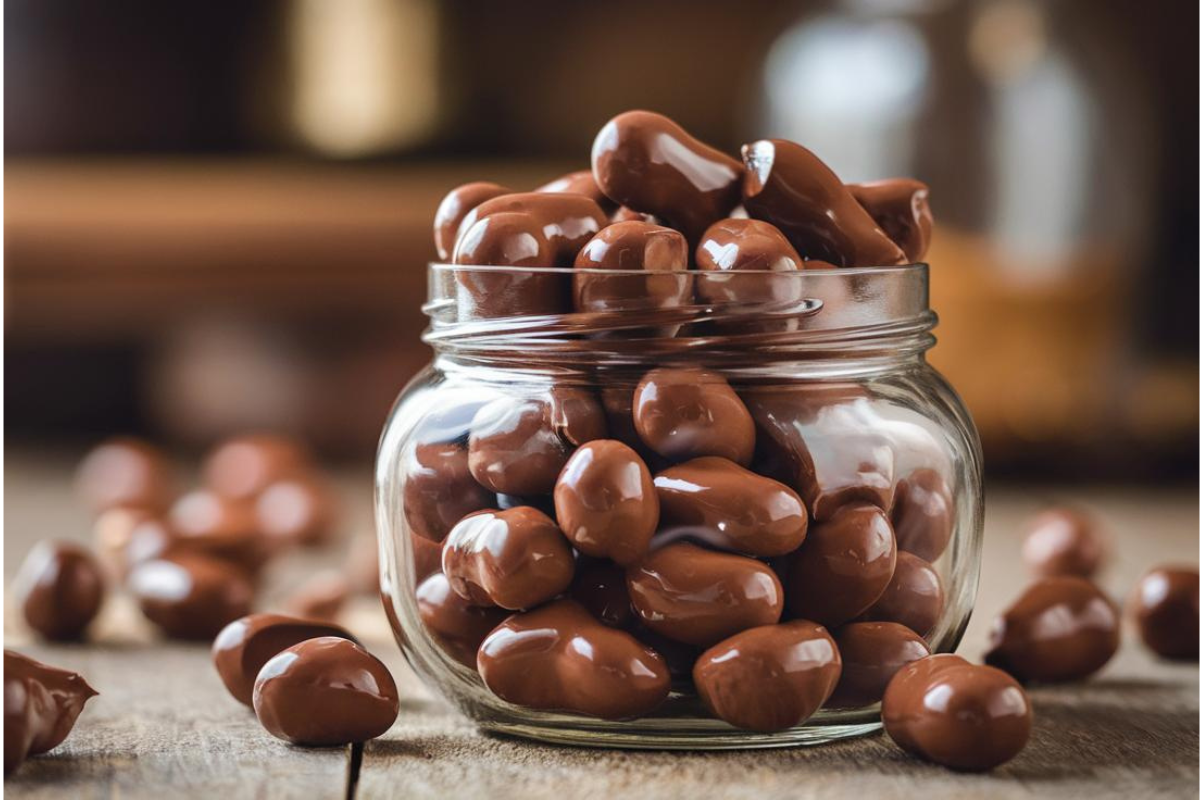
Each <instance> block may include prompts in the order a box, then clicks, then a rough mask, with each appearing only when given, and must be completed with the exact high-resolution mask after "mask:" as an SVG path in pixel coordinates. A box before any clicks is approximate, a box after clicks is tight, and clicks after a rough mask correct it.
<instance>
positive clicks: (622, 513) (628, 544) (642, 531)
mask: <svg viewBox="0 0 1200 800" xmlns="http://www.w3.org/2000/svg"><path fill="white" fill-rule="evenodd" d="M554 508H555V511H556V515H555V516H556V517H557V519H558V524H559V526H561V528H562V531H563V533H564V534H566V536H567V538H568V539H570V540H571V544H573V545H575V549H576V550H578V551H579V552H581V553H583V554H584V555H588V556H593V557H595V558H609V559H612V560H613V561H615V562H616V563H618V564H622V565H629V564H633V563H634V562H636V561H637V560H638V559H640V558H641V557H642V556H644V555H645V554H646V550H647V549H648V548H649V546H650V537H651V536H653V535H654V531H655V529H656V528H657V527H658V495H657V494H656V493H655V491H654V481H653V480H652V479H651V477H650V470H648V469H647V468H646V465H645V464H644V463H642V460H641V459H640V458H638V454H637V453H635V452H634V451H633V449H632V448H630V447H629V446H627V445H625V444H622V443H621V442H618V441H616V440H615V439H599V440H596V441H594V442H588V443H587V444H585V445H583V446H582V447H580V448H579V449H578V450H576V451H575V452H574V453H573V454H572V455H571V458H570V459H569V460H568V461H567V464H566V466H565V467H563V470H562V473H561V474H560V475H559V476H558V483H557V484H556V485H555V487H554Z"/></svg>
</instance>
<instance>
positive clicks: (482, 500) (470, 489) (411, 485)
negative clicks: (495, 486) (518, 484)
mask: <svg viewBox="0 0 1200 800" xmlns="http://www.w3.org/2000/svg"><path fill="white" fill-rule="evenodd" d="M404 470H405V476H404V518H405V519H406V520H408V527H409V529H410V530H412V532H413V533H414V534H415V535H416V536H420V537H422V538H424V539H428V540H430V541H433V542H440V541H442V540H443V539H445V538H446V534H448V533H449V532H450V529H451V528H453V527H454V524H455V523H456V522H458V521H459V520H460V519H462V518H463V517H465V516H466V515H467V514H471V513H473V512H475V511H479V510H481V509H484V508H491V507H492V506H494V505H495V504H496V496H495V494H493V493H492V492H490V491H488V490H487V489H485V488H483V487H482V486H480V485H479V483H478V482H477V481H476V480H475V478H474V477H472V475H471V470H470V468H469V466H468V457H467V448H466V445H464V444H460V443H458V442H446V443H436V444H417V445H416V446H415V447H414V448H413V449H412V450H411V451H410V452H409V454H408V457H407V458H406V459H405V461H404Z"/></svg>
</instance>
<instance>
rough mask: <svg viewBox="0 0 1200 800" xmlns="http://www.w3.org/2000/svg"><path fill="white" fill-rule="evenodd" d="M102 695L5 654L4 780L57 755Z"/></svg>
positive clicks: (61, 673) (79, 679)
mask: <svg viewBox="0 0 1200 800" xmlns="http://www.w3.org/2000/svg"><path fill="white" fill-rule="evenodd" d="M97 694H98V693H97V692H96V690H95V689H93V688H92V687H91V686H88V683H87V681H85V680H84V679H83V676H81V675H78V674H76V673H74V672H70V671H68V670H65V669H58V668H57V667H52V666H50V665H48V664H43V663H42V662H40V661H34V660H33V659H32V658H29V657H28V656H23V655H21V654H20V653H17V652H15V651H13V650H5V651H4V774H5V775H8V774H9V773H11V772H12V771H13V770H15V769H16V768H17V767H19V766H21V763H22V762H23V761H24V760H25V758H26V757H27V756H36V755H39V754H41V753H45V752H47V751H49V750H53V749H54V748H55V747H58V746H59V745H60V744H62V741H63V739H66V738H67V735H68V734H69V733H70V732H71V729H72V728H74V727H75V720H76V719H78V718H79V714H80V712H82V711H83V706H84V704H85V703H86V702H87V701H88V700H89V699H91V698H93V697H95V696H96V695H97Z"/></svg>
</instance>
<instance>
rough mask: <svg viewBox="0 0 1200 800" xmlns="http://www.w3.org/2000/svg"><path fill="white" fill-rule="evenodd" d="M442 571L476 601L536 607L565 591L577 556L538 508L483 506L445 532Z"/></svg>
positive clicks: (461, 593) (462, 594) (463, 594)
mask: <svg viewBox="0 0 1200 800" xmlns="http://www.w3.org/2000/svg"><path fill="white" fill-rule="evenodd" d="M442 572H444V573H446V577H447V578H448V579H449V580H450V586H451V587H452V588H453V589H454V591H456V592H458V594H459V596H460V597H462V598H463V599H464V600H466V601H468V602H469V603H471V604H472V605H477V606H500V607H501V608H507V609H511V610H517V609H522V608H532V607H533V606H536V605H538V604H539V603H543V602H545V601H546V600H549V599H550V598H552V597H554V596H555V595H557V594H559V593H560V592H563V591H565V590H566V588H567V587H568V586H569V585H570V584H571V578H572V576H573V575H574V572H575V560H574V557H573V556H572V555H571V548H570V546H568V544H567V540H566V537H564V536H563V532H562V531H561V530H559V528H558V526H557V525H555V524H554V520H552V519H550V518H549V517H547V516H546V515H545V514H543V513H542V512H540V511H538V510H537V509H536V508H530V507H528V506H521V507H518V508H512V509H509V510H508V511H479V512H477V513H475V514H471V515H470V516H469V517H467V518H465V519H463V520H462V521H461V522H459V523H458V524H457V525H455V526H454V529H453V530H452V531H450V535H449V536H447V537H446V542H445V549H444V550H443V551H442Z"/></svg>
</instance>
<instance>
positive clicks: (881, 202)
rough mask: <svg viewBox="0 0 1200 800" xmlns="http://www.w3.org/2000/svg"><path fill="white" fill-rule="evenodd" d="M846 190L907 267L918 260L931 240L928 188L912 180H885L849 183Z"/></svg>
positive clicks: (931, 227) (931, 228) (931, 220)
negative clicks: (888, 240) (893, 243)
mask: <svg viewBox="0 0 1200 800" xmlns="http://www.w3.org/2000/svg"><path fill="white" fill-rule="evenodd" d="M846 188H847V189H849V190H850V194H851V195H853V196H854V199H855V200H857V201H858V204H859V205H860V206H862V207H863V209H864V210H865V211H866V212H867V213H868V214H870V215H871V218H872V219H873V220H875V223H876V224H877V225H878V226H879V227H880V228H882V229H883V232H884V233H886V234H887V236H888V238H889V239H891V240H892V241H893V242H895V243H896V245H897V246H899V248H900V249H901V250H903V251H904V256H905V258H907V259H908V262H909V263H910V264H915V263H916V262H918V261H920V260H921V256H923V255H925V251H926V250H928V249H929V240H930V239H931V238H932V237H933V213H932V212H931V211H930V210H929V187H928V186H926V185H925V184H923V183H921V182H920V181H918V180H913V179H912V178H887V179H884V180H881V181H871V182H870V183H848V184H846Z"/></svg>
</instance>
